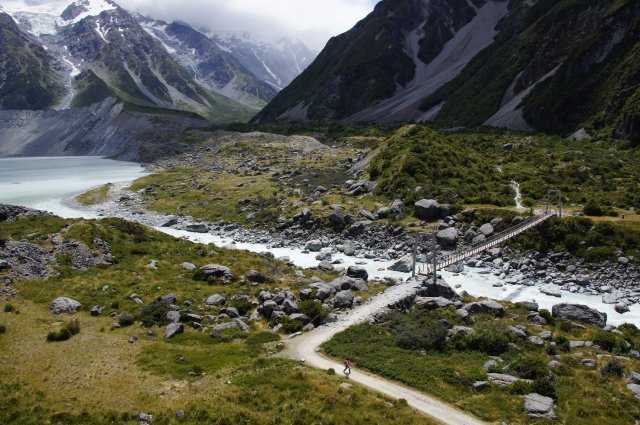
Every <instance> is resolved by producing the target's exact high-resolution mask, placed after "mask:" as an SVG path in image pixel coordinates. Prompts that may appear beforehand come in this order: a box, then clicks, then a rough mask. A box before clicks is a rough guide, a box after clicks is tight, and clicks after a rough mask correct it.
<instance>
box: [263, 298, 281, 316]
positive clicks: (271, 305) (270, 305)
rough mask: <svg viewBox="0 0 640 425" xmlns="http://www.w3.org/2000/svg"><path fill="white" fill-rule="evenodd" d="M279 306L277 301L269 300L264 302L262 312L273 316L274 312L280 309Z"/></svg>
mask: <svg viewBox="0 0 640 425" xmlns="http://www.w3.org/2000/svg"><path fill="white" fill-rule="evenodd" d="M278 308H279V306H278V304H277V303H276V302H275V301H271V300H267V301H265V302H264V304H262V313H263V314H264V315H265V316H266V317H271V316H272V315H273V312H274V311H276V310H278Z"/></svg>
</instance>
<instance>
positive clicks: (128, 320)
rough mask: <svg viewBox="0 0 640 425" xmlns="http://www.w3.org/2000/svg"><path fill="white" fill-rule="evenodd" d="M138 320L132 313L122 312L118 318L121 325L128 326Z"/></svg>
mask: <svg viewBox="0 0 640 425" xmlns="http://www.w3.org/2000/svg"><path fill="white" fill-rule="evenodd" d="M135 321H136V318H135V317H134V316H132V315H130V314H122V315H121V316H120V317H119V318H118V324H119V325H120V326H122V327H123V328H124V327H127V326H131V325H133V323H134V322H135Z"/></svg>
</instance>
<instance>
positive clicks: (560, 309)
mask: <svg viewBox="0 0 640 425" xmlns="http://www.w3.org/2000/svg"><path fill="white" fill-rule="evenodd" d="M551 314H552V315H553V317H555V318H556V319H560V320H578V321H581V322H584V323H588V324H590V325H595V326H600V327H601V328H604V327H605V325H606V324H607V313H601V312H599V311H598V310H595V309H593V308H591V307H589V306H586V305H582V304H556V305H554V306H553V307H552V308H551Z"/></svg>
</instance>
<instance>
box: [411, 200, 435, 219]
mask: <svg viewBox="0 0 640 425" xmlns="http://www.w3.org/2000/svg"><path fill="white" fill-rule="evenodd" d="M414 212H415V215H416V217H418V218H419V219H420V220H433V219H436V218H438V217H440V204H439V203H438V201H436V200H435V199H421V200H420V201H418V202H416V203H415V204H414Z"/></svg>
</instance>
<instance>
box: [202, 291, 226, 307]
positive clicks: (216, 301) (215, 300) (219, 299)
mask: <svg viewBox="0 0 640 425" xmlns="http://www.w3.org/2000/svg"><path fill="white" fill-rule="evenodd" d="M225 302H227V300H226V299H225V297H223V296H222V295H220V294H213V295H211V296H210V297H207V299H206V300H205V304H207V305H224V303H225Z"/></svg>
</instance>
